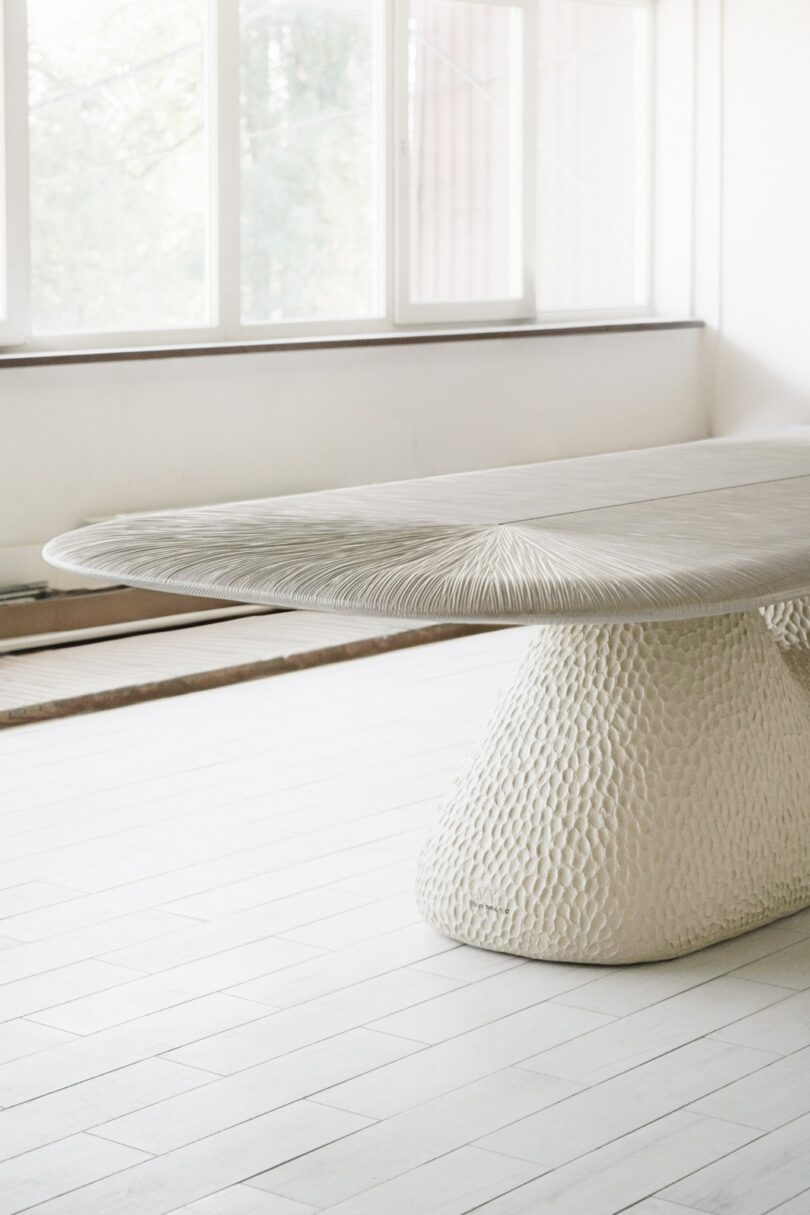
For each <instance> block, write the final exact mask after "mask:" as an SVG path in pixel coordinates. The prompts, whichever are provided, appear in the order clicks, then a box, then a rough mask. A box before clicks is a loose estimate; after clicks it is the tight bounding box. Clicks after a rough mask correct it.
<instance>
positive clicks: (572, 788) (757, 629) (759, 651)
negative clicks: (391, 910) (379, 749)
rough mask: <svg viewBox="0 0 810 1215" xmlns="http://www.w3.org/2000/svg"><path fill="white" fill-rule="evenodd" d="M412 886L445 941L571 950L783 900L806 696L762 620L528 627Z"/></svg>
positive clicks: (661, 935) (552, 955)
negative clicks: (510, 677)
mask: <svg viewBox="0 0 810 1215" xmlns="http://www.w3.org/2000/svg"><path fill="white" fill-rule="evenodd" d="M771 625H772V627H774V622H773V621H772V622H771ZM417 890H418V899H419V903H420V906H421V908H422V911H423V913H424V915H425V917H426V919H427V920H428V921H429V922H430V923H431V924H433V925H434V926H435V927H436V928H437V929H438V930H439V931H440V932H442V933H444V934H445V935H447V936H451V937H454V938H456V939H457V940H460V941H465V942H468V943H469V944H471V945H477V946H481V947H483V948H486V949H495V950H500V951H503V952H505V953H513V954H519V955H521V956H524V957H529V958H546V959H556V960H560V961H569V962H597V963H614V962H639V961H649V960H653V959H660V958H670V957H674V956H677V955H679V954H683V953H688V952H689V951H691V950H694V949H699V948H701V947H702V946H705V945H710V944H712V943H713V942H715V941H719V940H723V939H725V938H726V937H731V936H734V935H736V934H737V933H741V932H745V931H746V930H748V929H751V928H754V927H756V926H758V925H760V924H765V923H767V922H768V921H770V920H774V919H777V918H778V917H780V916H784V915H788V914H790V913H791V912H794V911H797V910H799V909H800V908H802V907H804V906H806V905H807V904H808V903H810V688H808V687H807V685H805V686H803V685H802V681H801V680H799V679H797V678H796V677H795V676H794V674H793V673H792V671H791V666H790V663H789V661H787V660H786V658H785V657H784V656H783V649H782V648H780V646H779V645H776V644H774V641H773V640H772V638H771V635H770V634H769V632H768V628H767V626H766V623H765V621H764V620H763V618H762V616H761V615H760V613H759V612H747V613H735V614H733V615H729V616H715V617H709V618H702V619H692V620H684V621H676V622H666V623H657V622H656V623H648V624H613V625H548V626H543V627H540V628H538V630H537V636H536V638H535V639H533V641H532V643H531V646H530V649H529V651H528V654H527V656H526V658H525V660H524V662H523V665H522V666H521V668H520V670H519V671H518V674H517V676H516V678H515V680H514V682H513V684H512V686H511V687H509V688H508V689H507V691H506V693H505V695H503V696H502V698H501V700H500V702H499V704H498V706H497V708H496V710H495V712H494V715H493V717H492V719H491V720H490V722H489V724H488V726H487V727H486V729H485V730H484V732H483V735H482V736H481V738H480V739H479V741H478V743H477V746H476V747H475V748H474V750H473V753H472V755H471V757H470V759H469V762H468V764H467V767H466V769H465V771H464V772H463V773H462V775H461V777H460V778H459V780H458V781H457V783H456V786H455V788H454V790H453V792H452V794H451V796H450V797H449V799H448V801H447V803H446V804H445V805H444V807H443V808H442V810H441V811H440V814H439V817H438V821H437V824H436V827H435V829H434V831H433V832H432V835H431V837H430V839H429V841H428V843H427V845H426V847H425V849H424V852H423V854H422V857H421V860H420V867H419V877H418V883H417Z"/></svg>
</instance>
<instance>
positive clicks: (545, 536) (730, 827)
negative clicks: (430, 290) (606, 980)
mask: <svg viewBox="0 0 810 1215" xmlns="http://www.w3.org/2000/svg"><path fill="white" fill-rule="evenodd" d="M45 554H46V557H47V558H48V560H49V561H51V562H52V563H53V564H55V565H58V566H60V567H62V568H65V569H69V570H72V571H75V572H80V573H84V574H89V575H95V576H99V577H102V578H112V579H115V580H116V581H119V582H124V583H128V584H130V585H133V586H143V587H150V588H154V589H165V590H168V591H180V592H183V593H191V594H196V595H211V596H216V597H224V598H231V599H238V600H244V601H245V602H249V603H271V604H276V605H279V606H291V607H307V608H319V609H321V610H323V609H333V610H335V611H344V612H357V613H362V614H366V615H369V614H378V615H391V616H406V617H411V618H414V617H422V618H426V619H431V620H437V619H438V620H446V621H471V622H481V621H488V622H499V623H504V622H506V623H524V624H525V623H533V624H538V625H543V626H544V627H542V628H539V629H538V630H537V633H536V637H535V639H534V640H533V641H532V643H531V646H530V649H529V651H528V653H527V656H526V659H525V662H524V663H523V665H522V667H521V669H520V670H519V672H518V675H517V677H516V679H515V681H514V683H513V685H512V686H511V687H510V688H509V689H507V691H506V693H505V695H504V696H503V697H502V699H501V700H500V702H499V704H498V706H497V707H496V709H495V712H494V715H493V717H492V719H491V721H490V722H489V724H488V726H487V728H486V729H485V730H484V732H483V734H482V736H481V737H480V739H479V740H478V743H477V746H476V747H475V748H474V750H473V752H472V754H471V756H470V759H469V762H468V763H467V765H466V767H465V769H464V771H463V772H462V774H461V776H460V777H459V779H458V781H457V783H456V785H455V788H454V789H453V791H452V793H451V794H450V796H449V798H448V800H447V801H446V803H445V805H444V806H443V808H442V810H441V812H440V814H439V816H438V819H437V823H436V826H435V829H434V830H433V832H432V834H431V836H430V839H429V840H428V843H427V845H426V847H425V850H424V852H423V855H422V858H421V861H420V868H419V878H418V899H419V903H420V906H421V908H422V910H423V912H424V914H425V916H426V918H427V919H428V920H429V921H430V922H431V923H432V924H434V925H435V926H436V927H437V928H438V929H439V930H440V931H441V932H443V933H446V934H447V935H449V936H452V937H455V938H457V939H458V940H461V941H467V942H469V943H471V944H474V945H478V946H483V947H485V948H489V949H496V950H503V951H505V952H508V953H515V954H520V955H524V956H527V957H532V958H553V959H561V960H567V961H580V962H606V963H607V962H632V961H639V960H646V959H654V958H665V957H672V956H675V955H678V954H682V953H686V952H688V951H690V950H693V949H697V948H699V947H701V946H704V945H707V944H710V943H711V942H713V941H718V940H721V939H724V938H726V937H729V936H733V935H735V934H736V933H740V932H744V931H746V930H747V929H750V928H753V927H755V926H757V925H759V924H764V923H766V922H768V921H769V920H773V919H775V918H777V917H780V916H783V915H787V914H789V913H790V912H793V911H796V910H798V909H799V908H801V907H804V906H806V905H807V904H808V903H810V679H808V678H807V677H806V675H804V673H803V668H802V666H801V663H800V662H799V663H797V662H796V657H797V655H801V654H802V653H803V649H802V647H803V646H804V645H805V643H806V642H807V640H808V636H809V635H810V628H808V626H810V613H808V612H806V610H805V607H804V605H803V604H802V603H801V602H796V601H797V600H800V599H801V597H803V596H805V595H810V433H808V432H800V431H799V432H796V433H793V434H783V435H778V436H774V437H768V438H761V439H753V440H710V441H706V442H700V443H689V444H683V445H679V446H673V447H665V448H656V449H648V450H645V451H639V452H625V453H619V454H615V455H602V456H593V457H588V458H585V459H577V460H565V461H559V462H554V463H545V464H534V465H526V466H522V467H519V468H509V469H499V470H489V471H485V472H475V473H465V474H459V475H455V476H447V477H433V478H428V479H423V480H417V481H405V482H398V483H394V484H385V485H378V486H368V487H364V488H360V489H351V490H335V491H329V492H322V493H314V494H301V495H296V496H291V497H286V498H271V499H266V500H260V501H252V502H242V503H235V504H227V505H223V506H215V507H205V508H200V509H196V510H177V511H164V512H159V513H154V514H147V515H136V516H127V517H123V518H121V519H118V520H113V521H111V522H109V523H103V524H99V525H95V526H92V527H87V528H83V529H81V530H79V531H75V532H71V533H68V534H67V535H65V536H61V537H59V538H58V539H56V540H54V541H52V542H51V543H50V544H49V545H48V546H47V548H46V550H45ZM774 604H779V605H782V606H779V607H776V608H772V609H770V610H769V611H766V612H765V613H763V612H761V611H760V610H759V609H760V608H762V607H765V606H766V605H774ZM769 626H770V628H769Z"/></svg>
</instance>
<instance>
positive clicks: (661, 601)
mask: <svg viewBox="0 0 810 1215" xmlns="http://www.w3.org/2000/svg"><path fill="white" fill-rule="evenodd" d="M45 556H46V558H47V559H48V560H49V561H50V562H51V563H52V564H54V565H57V566H60V567H62V568H64V569H68V570H71V571H74V572H80V573H84V574H88V575H94V576H97V577H100V578H107V579H113V580H115V581H117V582H123V583H127V584H130V585H133V586H143V587H151V588H155V589H158V590H170V591H183V592H186V593H192V594H197V595H212V596H216V597H223V598H230V599H238V600H243V601H245V602H248V603H269V604H276V605H278V606H291V607H318V608H325V609H333V610H336V611H348V612H357V613H360V614H367V615H387V616H403V617H423V618H426V619H433V620H461V621H490V622H492V621H495V622H502V621H509V622H521V621H522V622H532V621H542V620H654V619H668V618H677V617H684V616H703V615H709V614H713V613H719V612H729V611H734V610H739V609H745V608H752V607H755V606H757V605H759V604H764V603H771V602H777V601H778V600H781V599H790V598H797V597H799V596H802V595H807V594H810V430H796V431H792V432H791V431H786V432H783V433H782V434H780V435H775V436H770V437H764V438H757V439H712V440H706V441H703V442H697V443H684V444H679V445H675V446H670V447H658V448H648V449H645V450H642V451H634V452H633V451H631V452H619V453H615V454H610V455H599V456H588V457H584V458H581V459H575V460H558V461H553V462H549V463H543V464H526V465H521V466H519V467H516V468H505V469H490V470H487V471H483V472H472V473H458V474H454V475H451V476H444V477H429V478H424V479H420V480H415V481H398V482H391V483H387V484H383V485H370V486H364V487H361V488H358V489H344V490H330V491H325V492H320V493H312V494H297V495H294V496H289V497H283V498H267V499H260V500H256V501H250V502H237V503H228V504H224V505H222V506H210V507H200V508H197V509H189V510H174V511H161V512H157V513H152V514H143V515H128V516H122V517H120V518H118V519H115V520H112V521H110V522H108V523H101V524H96V525H94V526H91V527H85V528H82V529H80V530H78V531H74V532H69V533H67V534H66V535H64V536H59V537H58V538H57V539H56V540H52V541H51V543H50V544H49V545H48V546H47V547H46V549H45Z"/></svg>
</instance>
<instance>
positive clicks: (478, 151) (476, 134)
mask: <svg viewBox="0 0 810 1215" xmlns="http://www.w3.org/2000/svg"><path fill="white" fill-rule="evenodd" d="M520 22H521V14H520V12H519V11H518V10H517V9H514V8H510V7H509V6H504V5H497V6H496V5H487V4H480V3H466V2H464V0H411V5H410V20H409V26H410V39H409V57H408V95H409V106H408V139H409V145H410V148H409V152H410V155H409V183H408V185H409V213H410V246H409V248H410V291H411V299H412V300H413V301H415V302H418V303H438V302H453V301H465V300H496V299H510V298H515V297H517V296H520V295H521V294H522V286H521V282H520V256H521V251H520V230H519V229H520V220H519V216H520V208H519V206H518V205H517V201H518V200H517V197H516V196H517V193H518V191H519V189H520V185H519V177H518V147H517V143H518V137H519V129H520V123H519V119H518V115H517V113H516V106H515V101H516V86H517V85H518V84H519V80H518V72H519V39H520Z"/></svg>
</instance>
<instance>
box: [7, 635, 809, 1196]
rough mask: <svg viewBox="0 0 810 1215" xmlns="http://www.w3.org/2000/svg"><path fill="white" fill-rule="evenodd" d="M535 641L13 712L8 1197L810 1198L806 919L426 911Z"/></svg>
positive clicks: (451, 646) (471, 642)
mask: <svg viewBox="0 0 810 1215" xmlns="http://www.w3.org/2000/svg"><path fill="white" fill-rule="evenodd" d="M527 632H528V631H527V630H514V631H508V632H501V633H494V634H489V635H482V636H476V637H471V638H466V639H464V640H460V641H451V642H445V643H443V644H441V645H436V646H430V647H423V648H420V649H416V650H407V651H401V652H397V653H391V654H387V655H385V656H382V657H377V658H369V659H364V660H362V661H358V662H354V663H345V664H342V665H338V666H328V667H322V668H319V669H315V670H311V671H306V672H301V673H297V674H293V675H285V676H280V677H276V678H273V679H268V680H265V681H262V682H258V683H250V684H243V685H240V686H237V687H229V688H223V689H219V690H216V691H209V692H200V693H196V694H194V695H192V696H186V697H181V698H178V699H175V700H164V701H158V702H154V703H150V704H145V705H139V706H137V707H133V708H124V709H116V710H113V711H111V712H108V713H104V714H98V715H95V716H91V717H80V718H73V719H68V720H60V721H55V722H50V723H47V724H43V725H33V726H25V727H21V728H20V729H17V730H10V731H6V732H5V733H4V734H3V735H0V764H1V765H2V803H1V807H2V808H1V809H0V832H2V846H0V916H2V917H4V918H3V919H2V921H0V982H2V986H0V1019H2V1025H0V1106H2V1107H4V1108H2V1109H0V1159H2V1163H0V1215H12V1213H14V1212H18V1211H22V1210H26V1211H27V1210H33V1211H35V1212H36V1213H37V1215H167V1213H168V1212H183V1215H311V1213H312V1212H316V1211H322V1210H328V1211H330V1212H333V1213H336V1215H428V1213H430V1215H439V1213H441V1215H463V1213H464V1212H469V1211H481V1212H485V1213H486V1215H516V1213H517V1212H526V1213H546V1212H547V1213H549V1215H614V1213H616V1212H619V1211H634V1212H636V1213H637V1215H688V1213H689V1212H695V1211H703V1212H709V1213H713V1215H763V1213H764V1212H770V1211H773V1212H779V1215H808V1212H810V912H804V913H802V914H800V915H798V916H794V917H793V918H792V919H790V920H786V921H782V922H781V923H778V924H774V925H772V926H769V927H768V928H766V929H763V930H761V931H759V932H756V933H752V934H750V935H748V936H745V937H741V938H738V939H737V940H735V941H730V942H727V943H725V944H723V945H720V946H717V947H715V948H713V949H711V950H707V951H704V952H703V953H700V954H695V955H692V956H691V957H688V958H684V959H681V960H679V961H675V962H666V963H662V964H657V965H651V966H637V967H631V968H624V969H615V970H609V969H599V968H588V967H577V966H563V965H552V964H546V963H530V962H524V961H521V960H520V959H518V958H512V957H506V956H503V955H498V954H490V953H485V952H482V951H477V950H474V949H470V948H466V947H461V946H458V945H457V944H455V943H454V942H452V941H448V940H445V939H443V938H442V937H440V936H438V935H437V934H436V933H435V932H433V931H432V930H430V929H429V928H427V927H426V926H425V925H423V924H421V923H420V921H419V917H418V915H417V912H416V910H415V907H414V902H413V897H412V893H411V886H412V874H413V860H414V855H415V853H416V851H417V849H418V847H419V843H420V840H421V838H422V834H423V830H424V827H425V824H426V822H427V821H428V819H429V818H430V815H431V814H432V813H433V809H434V804H435V801H436V798H437V797H438V796H439V795H440V794H441V793H442V791H443V790H444V788H445V787H446V786H447V784H448V782H449V781H450V780H451V778H452V775H453V772H454V770H455V769H456V767H457V765H458V764H459V762H460V760H461V757H462V753H463V750H464V746H465V744H466V743H467V741H468V738H469V737H470V735H471V733H472V732H473V731H474V729H475V727H476V725H477V724H478V723H479V721H480V719H481V717H482V715H483V714H484V713H485V712H486V710H487V708H488V706H489V704H490V703H491V700H492V697H493V694H494V693H495V691H496V689H497V687H498V685H499V684H501V683H502V682H503V681H504V679H505V678H506V677H508V674H509V672H510V670H511V669H512V667H513V665H514V663H515V660H516V657H517V656H518V655H519V653H520V652H521V651H522V649H523V647H524V646H525V644H526V640H527Z"/></svg>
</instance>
